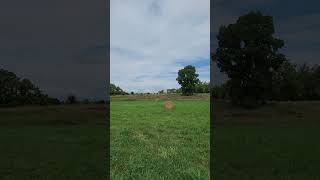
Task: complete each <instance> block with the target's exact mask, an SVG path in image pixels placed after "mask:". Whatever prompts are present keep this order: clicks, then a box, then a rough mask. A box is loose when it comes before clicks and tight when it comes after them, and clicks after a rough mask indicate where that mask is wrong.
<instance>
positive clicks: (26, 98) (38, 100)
mask: <svg viewBox="0 0 320 180" xmlns="http://www.w3.org/2000/svg"><path fill="white" fill-rule="evenodd" d="M26 104H36V105H46V104H60V101H59V100H58V99H55V98H51V97H48V95H46V94H43V93H42V92H41V90H40V89H39V88H38V87H36V86H35V85H34V84H33V83H32V82H31V81H30V80H28V79H21V78H19V77H17V76H16V75H15V74H14V73H13V72H9V71H7V70H4V69H0V106H17V105H26Z"/></svg>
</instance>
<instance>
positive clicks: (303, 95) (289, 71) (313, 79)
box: [211, 61, 320, 101]
mask: <svg viewBox="0 0 320 180" xmlns="http://www.w3.org/2000/svg"><path fill="white" fill-rule="evenodd" d="M231 88H232V85H231V81H230V80H229V81H227V82H226V83H224V84H221V85H214V86H213V87H212V88H211V90H212V95H213V98H215V99H229V100H231V96H230V94H231V93H230V91H231ZM267 100H273V101H304V100H320V66H319V65H312V66H311V65H307V64H302V65H297V64H292V63H289V62H288V61H286V62H285V63H283V64H282V65H281V66H280V68H279V69H278V71H277V72H276V73H274V74H273V75H272V85H271V88H270V92H269V93H268V97H267Z"/></svg>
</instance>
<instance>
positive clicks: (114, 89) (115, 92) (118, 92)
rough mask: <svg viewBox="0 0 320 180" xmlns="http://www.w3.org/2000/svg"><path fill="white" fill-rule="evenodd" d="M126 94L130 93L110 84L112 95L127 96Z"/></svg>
mask: <svg viewBox="0 0 320 180" xmlns="http://www.w3.org/2000/svg"><path fill="white" fill-rule="evenodd" d="M126 94H128V93H127V92H125V91H124V90H122V89H121V88H120V87H118V86H116V85H114V84H112V83H111V84H110V95H126Z"/></svg>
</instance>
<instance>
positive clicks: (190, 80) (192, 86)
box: [176, 65, 199, 96]
mask: <svg viewBox="0 0 320 180" xmlns="http://www.w3.org/2000/svg"><path fill="white" fill-rule="evenodd" d="M198 76H199V74H197V73H196V68H195V67H194V66H191V65H188V66H186V67H184V68H183V69H180V70H179V72H178V77H177V79H176V80H177V81H178V83H179V84H180V85H181V91H182V95H187V96H189V95H192V94H193V93H194V92H195V91H196V85H197V83H198V82H199V79H198Z"/></svg>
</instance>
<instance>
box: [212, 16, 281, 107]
mask: <svg viewBox="0 0 320 180" xmlns="http://www.w3.org/2000/svg"><path fill="white" fill-rule="evenodd" d="M274 33H275V30H274V25H273V19H272V17H271V16H264V15H262V14H261V13H260V12H250V13H248V14H246V15H244V16H241V17H239V19H238V20H237V22H236V23H235V24H230V25H228V26H222V27H221V28H220V30H219V34H218V36H217V39H218V41H219V48H218V49H217V51H216V54H215V55H214V56H213V60H214V61H216V62H217V65H218V67H219V68H220V70H221V72H224V73H226V74H227V75H228V77H229V78H230V80H229V81H230V82H229V85H230V89H229V95H230V97H231V99H232V102H233V103H234V104H239V105H243V106H247V107H255V106H257V105H259V104H262V103H264V102H265V101H266V99H268V97H269V95H270V89H271V86H272V83H271V82H272V76H273V73H274V72H275V71H277V70H278V69H279V68H280V66H281V64H282V63H283V62H285V61H286V58H285V56H284V55H283V54H281V53H278V50H279V49H280V48H282V47H283V46H284V42H283V41H282V40H280V39H277V38H275V37H274Z"/></svg>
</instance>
